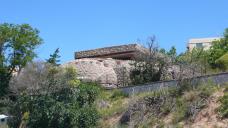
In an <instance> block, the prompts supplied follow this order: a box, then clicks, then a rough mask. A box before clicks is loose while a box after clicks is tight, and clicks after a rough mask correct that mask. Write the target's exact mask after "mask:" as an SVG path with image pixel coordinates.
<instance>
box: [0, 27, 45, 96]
mask: <svg viewBox="0 0 228 128" xmlns="http://www.w3.org/2000/svg"><path fill="white" fill-rule="evenodd" d="M41 43H42V39H41V38H40V37H39V31H38V30H37V29H34V28H32V27H31V26H30V25H28V24H21V25H15V24H8V23H4V24H0V81H1V83H0V96H3V95H4V94H6V93H7V91H8V84H9V81H10V78H11V76H12V74H13V72H15V71H20V70H21V69H22V68H23V67H24V66H25V65H26V64H27V62H29V61H32V59H33V58H34V57H36V54H35V53H34V49H35V48H36V47H37V46H38V45H40V44H41Z"/></svg>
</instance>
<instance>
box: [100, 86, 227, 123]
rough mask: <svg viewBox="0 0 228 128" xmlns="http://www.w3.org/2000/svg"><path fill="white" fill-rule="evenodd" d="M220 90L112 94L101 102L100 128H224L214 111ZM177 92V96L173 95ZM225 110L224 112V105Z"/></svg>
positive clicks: (203, 88)
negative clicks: (103, 103)
mask: <svg viewBox="0 0 228 128" xmlns="http://www.w3.org/2000/svg"><path fill="white" fill-rule="evenodd" d="M226 88H227V86H226ZM180 90H181V91H180ZM224 90H225V87H224V86H223V87H218V86H216V85H212V86H210V85H203V86H199V87H197V88H195V89H186V88H185V89H183V88H180V89H179V90H172V91H170V90H169V91H164V90H163V91H161V92H151V93H143V94H138V95H134V96H130V97H128V96H125V95H124V94H121V92H119V93H118V92H117V91H116V92H112V94H109V96H107V95H106V96H107V97H106V99H103V102H106V104H107V106H108V107H107V106H106V107H102V108H101V107H100V108H99V109H100V112H101V113H102V114H101V115H102V120H101V121H100V127H101V128H125V127H126V128H128V127H129V128H160V127H167V128H173V127H174V128H176V127H178V128H179V127H180V128H182V127H183V128H227V127H228V119H227V118H222V116H221V114H219V112H218V111H219V110H218V109H219V108H220V106H221V103H220V100H221V97H223V96H224V92H225V91H224ZM178 91H180V92H181V93H180V95H179V94H178V95H177V93H178ZM226 91H227V90H226ZM226 93H227V92H226ZM111 97H112V98H111ZM110 99H111V100H110ZM225 107H226V110H228V106H227V105H226V106H225Z"/></svg>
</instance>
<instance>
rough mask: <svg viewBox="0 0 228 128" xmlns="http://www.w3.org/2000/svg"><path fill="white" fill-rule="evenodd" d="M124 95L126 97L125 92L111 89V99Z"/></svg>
mask: <svg viewBox="0 0 228 128" xmlns="http://www.w3.org/2000/svg"><path fill="white" fill-rule="evenodd" d="M125 97H128V95H127V94H126V93H124V92H122V91H120V90H117V89H116V90H114V91H113V93H112V96H111V99H113V100H116V99H119V98H125Z"/></svg>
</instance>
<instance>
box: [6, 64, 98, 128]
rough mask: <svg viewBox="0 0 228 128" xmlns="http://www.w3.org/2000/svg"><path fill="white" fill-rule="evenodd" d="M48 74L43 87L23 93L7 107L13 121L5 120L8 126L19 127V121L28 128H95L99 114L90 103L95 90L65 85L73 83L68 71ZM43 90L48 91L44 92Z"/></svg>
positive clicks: (73, 74)
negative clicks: (7, 121)
mask: <svg viewBox="0 0 228 128" xmlns="http://www.w3.org/2000/svg"><path fill="white" fill-rule="evenodd" d="M59 68H60V67H59ZM48 71H49V72H48V73H49V74H50V77H44V79H43V80H45V84H44V85H45V86H40V90H36V89H34V90H33V92H31V91H26V90H25V92H22V93H20V94H18V97H17V99H16V101H15V103H14V104H11V106H10V111H9V113H10V115H12V116H14V117H15V118H13V119H12V120H10V121H9V125H10V127H19V125H20V124H21V122H24V123H25V125H26V127H28V128H75V127H80V128H81V127H82V128H92V127H96V126H97V122H98V120H99V114H98V111H97V109H96V108H95V104H94V102H95V100H96V98H97V96H98V94H99V91H100V90H99V88H98V87H97V86H96V85H95V84H92V83H80V82H76V83H71V82H70V83H69V81H77V78H76V72H75V71H74V69H72V68H66V69H65V68H64V69H63V70H55V69H50V70H48ZM33 77H34V76H33ZM41 83H43V82H41ZM36 84H38V85H39V84H40V82H37V83H36ZM30 86H32V85H30ZM47 87H49V88H50V90H48V91H46V89H47ZM24 115H26V118H24V117H25V116H24Z"/></svg>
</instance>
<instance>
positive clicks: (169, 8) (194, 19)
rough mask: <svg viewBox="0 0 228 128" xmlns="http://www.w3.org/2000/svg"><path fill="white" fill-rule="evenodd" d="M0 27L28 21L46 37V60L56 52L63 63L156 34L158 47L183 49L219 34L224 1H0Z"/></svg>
mask: <svg viewBox="0 0 228 128" xmlns="http://www.w3.org/2000/svg"><path fill="white" fill-rule="evenodd" d="M0 4H1V7H0V23H4V22H8V23H14V24H21V23H28V24H30V25H31V26H33V27H35V28H37V29H39V30H40V36H41V37H42V38H43V39H44V44H42V45H41V46H40V47H39V48H38V49H37V50H36V51H37V53H38V56H39V58H38V59H41V60H44V59H46V58H48V57H49V55H50V54H51V53H53V51H54V50H55V49H56V48H60V51H61V60H62V63H64V62H67V61H69V60H72V59H73V58H74V52H75V51H80V50H86V49H92V48H99V47H104V46H112V45H119V44H129V43H132V42H136V41H137V39H141V40H145V39H146V38H147V37H148V36H151V35H155V36H156V37H157V42H158V43H159V46H160V47H161V48H165V49H169V48H170V47H171V46H175V47H176V48H177V51H178V52H179V53H180V52H183V51H185V50H186V43H187V41H188V39H189V38H198V37H216V36H222V34H223V31H224V29H225V28H226V27H228V7H227V5H228V1H227V0H112V1H111V0H90V1H89V0H36V1H35V0H0Z"/></svg>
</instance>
